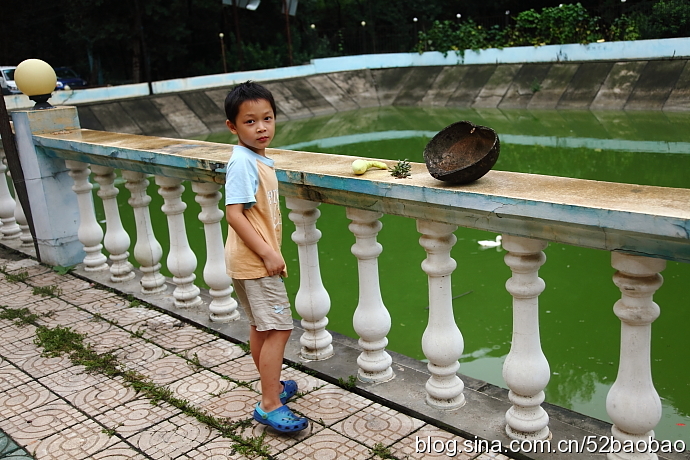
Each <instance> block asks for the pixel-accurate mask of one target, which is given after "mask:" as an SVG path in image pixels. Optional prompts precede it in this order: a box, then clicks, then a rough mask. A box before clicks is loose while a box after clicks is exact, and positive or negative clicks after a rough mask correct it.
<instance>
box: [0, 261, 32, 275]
mask: <svg viewBox="0 0 690 460" xmlns="http://www.w3.org/2000/svg"><path fill="white" fill-rule="evenodd" d="M36 266H39V267H40V266H41V264H40V263H39V262H38V261H36V260H33V259H20V260H7V259H3V260H2V261H0V267H4V268H3V269H4V270H5V271H6V272H13V271H16V270H20V269H28V268H30V267H36Z"/></svg>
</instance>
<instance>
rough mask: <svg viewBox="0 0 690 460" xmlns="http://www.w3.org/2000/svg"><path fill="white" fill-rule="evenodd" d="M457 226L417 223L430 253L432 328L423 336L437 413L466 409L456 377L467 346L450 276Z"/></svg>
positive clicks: (430, 401) (431, 398) (427, 263)
mask: <svg viewBox="0 0 690 460" xmlns="http://www.w3.org/2000/svg"><path fill="white" fill-rule="evenodd" d="M457 228H458V227H457V225H451V224H443V223H439V222H431V221H426V220H418V221H417V231H418V232H419V233H421V234H422V237H421V238H420V239H419V244H420V245H421V246H422V247H423V248H424V250H425V251H426V252H427V258H426V259H425V260H424V261H423V262H422V270H424V272H425V273H426V274H427V275H428V276H429V324H428V325H427V327H426V329H425V330H424V334H423V335H422V351H423V352H424V356H426V357H427V359H428V360H429V364H428V365H427V367H428V369H429V372H430V373H431V377H430V378H429V380H428V381H427V382H426V391H427V396H426V401H427V403H428V404H429V405H430V406H432V407H436V408H438V409H457V408H459V407H462V406H463V405H465V395H464V394H463V390H464V388H465V384H464V383H463V382H462V380H460V378H459V377H458V376H457V371H458V369H459V368H460V363H459V362H458V360H459V359H460V356H462V350H463V348H464V345H465V344H464V342H463V338H462V334H461V333H460V329H458V326H457V325H456V324H455V317H454V316H453V302H452V299H453V297H452V292H451V282H450V281H451V279H450V275H451V273H453V270H455V267H456V266H457V264H456V263H455V260H453V259H452V258H451V257H450V249H451V248H452V247H453V245H454V244H455V242H456V241H457V238H455V235H453V232H454V231H455V230H457Z"/></svg>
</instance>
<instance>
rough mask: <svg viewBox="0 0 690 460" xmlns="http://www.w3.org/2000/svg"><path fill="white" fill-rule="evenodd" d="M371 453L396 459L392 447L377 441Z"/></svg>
mask: <svg viewBox="0 0 690 460" xmlns="http://www.w3.org/2000/svg"><path fill="white" fill-rule="evenodd" d="M371 453H372V454H373V455H376V456H378V457H380V458H386V459H395V457H394V456H393V454H391V450H390V448H388V447H386V446H384V445H383V444H382V443H380V442H377V443H376V444H374V448H373V449H371Z"/></svg>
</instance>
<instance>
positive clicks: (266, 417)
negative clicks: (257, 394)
mask: <svg viewBox="0 0 690 460" xmlns="http://www.w3.org/2000/svg"><path fill="white" fill-rule="evenodd" d="M254 420H256V421H257V422H259V423H261V424H262V425H268V426H270V427H271V428H273V429H275V430H277V431H280V432H281V433H294V432H296V431H302V430H303V429H305V428H306V427H308V426H309V420H307V419H306V418H304V417H298V416H296V415H295V414H293V413H292V411H291V410H290V408H289V407H288V406H280V407H279V408H278V409H276V410H272V411H271V412H264V410H263V409H261V403H257V404H256V408H255V409H254Z"/></svg>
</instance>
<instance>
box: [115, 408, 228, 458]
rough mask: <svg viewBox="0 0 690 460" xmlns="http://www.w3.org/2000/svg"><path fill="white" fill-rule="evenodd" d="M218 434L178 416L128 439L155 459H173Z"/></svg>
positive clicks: (188, 418)
mask: <svg viewBox="0 0 690 460" xmlns="http://www.w3.org/2000/svg"><path fill="white" fill-rule="evenodd" d="M217 436H218V433H217V432H214V431H212V430H211V429H210V428H209V427H208V426H206V425H204V424H201V423H199V422H197V420H196V419H194V418H193V417H190V416H188V415H178V416H176V417H173V418H171V419H170V420H166V421H163V422H161V423H159V424H157V425H155V426H152V427H150V428H148V429H146V430H144V431H142V432H140V433H137V434H135V435H134V436H132V437H130V438H127V440H128V441H129V442H131V443H132V444H134V445H135V446H136V447H138V448H139V449H140V450H141V451H142V452H144V453H145V454H146V455H148V456H150V457H151V458H154V459H173V458H176V457H178V456H179V455H181V454H184V453H186V452H189V451H190V450H192V449H194V448H196V447H198V446H200V445H202V444H204V443H205V442H207V441H209V440H210V439H211V438H212V437H217Z"/></svg>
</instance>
